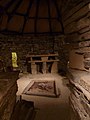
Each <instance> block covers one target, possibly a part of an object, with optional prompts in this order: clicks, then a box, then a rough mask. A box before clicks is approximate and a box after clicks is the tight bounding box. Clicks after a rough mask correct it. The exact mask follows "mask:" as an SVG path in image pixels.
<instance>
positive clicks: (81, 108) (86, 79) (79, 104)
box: [68, 69, 90, 120]
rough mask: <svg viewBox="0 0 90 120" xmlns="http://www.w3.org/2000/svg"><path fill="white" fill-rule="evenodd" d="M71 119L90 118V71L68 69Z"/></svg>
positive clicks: (89, 119) (86, 119)
mask: <svg viewBox="0 0 90 120" xmlns="http://www.w3.org/2000/svg"><path fill="white" fill-rule="evenodd" d="M68 76H69V80H70V86H71V87H70V89H71V95H70V107H71V110H70V114H71V120H90V73H88V72H86V71H81V70H75V69H69V73H68Z"/></svg>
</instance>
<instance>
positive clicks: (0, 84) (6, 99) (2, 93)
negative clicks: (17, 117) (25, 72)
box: [0, 72, 18, 120]
mask: <svg viewBox="0 0 90 120" xmlns="http://www.w3.org/2000/svg"><path fill="white" fill-rule="evenodd" d="M17 78H18V73H16V72H12V73H0V120H10V117H11V114H12V111H13V108H14V106H15V103H16V92H17V83H16V80H17Z"/></svg>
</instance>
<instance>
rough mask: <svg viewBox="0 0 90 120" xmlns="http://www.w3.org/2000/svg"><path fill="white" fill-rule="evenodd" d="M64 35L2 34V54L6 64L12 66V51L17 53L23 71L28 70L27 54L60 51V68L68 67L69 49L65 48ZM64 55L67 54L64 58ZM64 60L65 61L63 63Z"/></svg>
mask: <svg viewBox="0 0 90 120" xmlns="http://www.w3.org/2000/svg"><path fill="white" fill-rule="evenodd" d="M63 45H65V43H64V36H36V37H35V36H3V35H0V48H1V50H0V55H1V56H2V57H3V58H2V59H3V60H4V66H5V67H8V66H11V64H12V61H11V52H13V51H14V52H16V53H17V58H18V61H17V64H18V66H19V69H20V71H21V72H24V71H25V72H26V69H27V66H26V55H27V54H48V53H59V56H60V57H59V59H60V63H59V68H60V69H64V68H66V64H67V60H68V57H67V50H66V49H65V48H63ZM63 55H65V57H64V59H63ZM63 61H64V63H63Z"/></svg>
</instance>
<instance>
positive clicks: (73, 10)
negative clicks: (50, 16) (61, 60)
mask: <svg viewBox="0 0 90 120" xmlns="http://www.w3.org/2000/svg"><path fill="white" fill-rule="evenodd" d="M76 1H77V0H76ZM63 11H64V12H63V25H64V32H65V42H66V43H67V47H68V51H69V65H68V68H69V69H68V71H69V73H68V76H69V80H70V89H71V95H70V107H71V111H70V112H71V120H89V119H90V114H89V111H90V98H89V97H90V91H89V89H88V88H89V87H90V84H89V82H90V81H89V78H90V75H89V74H90V12H89V11H90V0H87V1H83V0H81V1H80V0H79V2H78V3H76V4H75V1H74V0H72V4H71V6H70V4H68V5H67V8H66V10H63ZM67 13H68V14H67Z"/></svg>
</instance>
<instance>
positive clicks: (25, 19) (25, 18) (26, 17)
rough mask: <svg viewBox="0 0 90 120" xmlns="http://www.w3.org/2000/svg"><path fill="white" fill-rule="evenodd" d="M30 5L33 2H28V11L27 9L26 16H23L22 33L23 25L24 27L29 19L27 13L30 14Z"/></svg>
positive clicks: (31, 0)
mask: <svg viewBox="0 0 90 120" xmlns="http://www.w3.org/2000/svg"><path fill="white" fill-rule="evenodd" d="M32 4H33V0H30V2H29V6H28V9H27V12H26V14H25V15H24V23H23V27H22V31H21V32H22V33H23V31H24V28H25V25H26V22H27V19H29V12H30V9H31V7H32Z"/></svg>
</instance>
